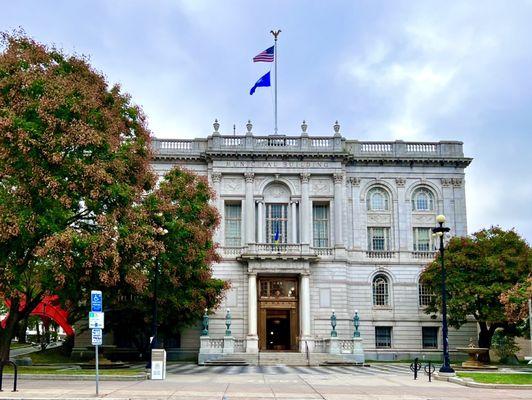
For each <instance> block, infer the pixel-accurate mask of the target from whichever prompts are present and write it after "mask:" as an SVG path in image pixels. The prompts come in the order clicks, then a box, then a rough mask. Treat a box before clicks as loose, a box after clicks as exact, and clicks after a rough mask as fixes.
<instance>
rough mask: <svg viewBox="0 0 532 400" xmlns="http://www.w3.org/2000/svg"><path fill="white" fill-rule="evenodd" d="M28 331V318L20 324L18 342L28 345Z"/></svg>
mask: <svg viewBox="0 0 532 400" xmlns="http://www.w3.org/2000/svg"><path fill="white" fill-rule="evenodd" d="M27 330H28V318H24V319H21V320H20V321H19V323H18V333H17V337H18V342H19V343H28V342H27V340H26V331H27Z"/></svg>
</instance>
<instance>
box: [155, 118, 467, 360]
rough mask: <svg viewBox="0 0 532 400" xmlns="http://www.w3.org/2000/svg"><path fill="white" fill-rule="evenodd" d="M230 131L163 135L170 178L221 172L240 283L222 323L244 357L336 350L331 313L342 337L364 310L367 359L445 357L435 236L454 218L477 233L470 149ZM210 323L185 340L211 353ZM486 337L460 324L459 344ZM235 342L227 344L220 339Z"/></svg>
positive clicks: (223, 240) (216, 332)
mask: <svg viewBox="0 0 532 400" xmlns="http://www.w3.org/2000/svg"><path fill="white" fill-rule="evenodd" d="M246 128H247V133H246V134H245V135H231V136H229V135H222V134H220V132H219V131H218V130H219V124H218V123H217V122H215V124H214V132H213V133H212V135H210V136H208V137H207V138H198V139H193V140H184V139H175V140H174V139H171V140H170V139H155V140H154V141H153V144H152V145H153V148H154V151H155V159H154V161H153V167H154V169H155V170H156V172H157V173H158V174H159V175H161V176H162V175H164V173H165V172H166V171H168V170H169V169H170V168H172V167H173V166H174V165H180V166H182V167H185V168H187V169H189V170H192V171H194V172H196V173H198V174H200V175H203V176H207V177H208V180H209V182H210V183H211V185H212V187H213V188H214V190H215V191H216V193H217V195H218V197H217V199H216V200H215V205H216V207H217V208H218V209H219V211H220V213H221V215H222V223H221V226H220V229H219V230H218V231H217V233H216V241H217V242H218V243H219V244H220V253H221V255H222V258H223V259H222V261H221V262H220V263H219V264H216V265H215V266H214V274H215V276H216V277H219V278H223V279H226V280H229V281H230V282H231V289H230V291H229V292H228V293H227V296H226V298H225V300H224V302H223V304H222V306H221V307H220V309H218V310H215V312H214V313H213V314H212V315H211V318H210V325H209V337H210V338H211V339H212V340H217V341H218V342H217V343H221V341H220V339H222V338H223V336H224V332H225V329H226V327H225V325H224V323H225V314H226V309H227V308H229V309H230V310H231V315H232V325H231V331H232V335H233V337H234V338H235V341H234V346H235V352H241V353H251V354H253V353H257V352H262V351H267V350H271V351H276V350H277V351H289V350H292V351H298V352H306V351H307V349H308V351H309V352H310V353H317V352H322V351H324V348H323V346H324V343H325V341H326V340H327V339H328V338H330V336H331V319H330V318H331V315H332V313H333V311H334V314H335V316H336V318H337V326H336V331H337V332H338V337H339V339H341V340H342V339H349V338H351V337H352V336H353V321H352V320H353V315H354V312H355V310H357V311H358V314H359V315H360V329H359V330H360V332H361V336H362V338H363V342H364V349H365V352H366V358H370V359H375V358H379V359H396V358H404V357H409V356H411V355H419V354H430V353H438V352H440V351H441V345H442V343H441V328H440V327H441V319H440V318H439V317H438V318H431V317H430V316H429V315H426V314H425V313H424V304H426V302H427V300H428V299H429V297H430V296H431V294H430V293H428V292H427V291H426V290H425V289H424V288H423V286H421V285H420V284H419V275H420V273H421V271H422V269H423V266H424V265H425V264H426V263H427V262H428V261H430V260H431V259H432V258H433V256H434V249H435V244H434V243H433V238H432V236H431V231H430V229H431V228H432V227H433V226H435V225H436V221H435V217H436V215H438V214H444V215H445V216H446V217H447V221H446V226H449V227H450V228H451V234H452V235H465V234H466V232H467V218H466V203H465V190H464V169H465V168H466V167H467V166H468V165H469V163H470V162H471V159H470V158H467V157H464V154H463V149H462V143H461V142H457V141H440V142H430V143H428V142H427V143H418V142H415V143H414V142H404V141H399V140H398V141H394V142H363V141H358V140H350V139H346V138H344V137H342V135H341V134H340V126H339V125H338V123H336V124H334V126H333V131H334V132H332V133H331V135H330V136H320V137H314V136H312V137H310V136H308V135H307V133H306V131H307V126H306V124H305V123H303V125H301V133H300V134H299V135H296V136H282V135H275V136H257V135H255V134H254V133H253V132H252V128H253V127H252V125H251V123H248V124H247V125H246ZM199 334H200V328H199V327H198V328H196V329H190V330H188V331H186V332H183V333H182V335H181V343H180V347H181V349H182V350H183V351H185V350H187V349H188V350H192V351H197V350H198V347H199V342H200V341H199ZM471 336H473V337H474V336H476V326H475V324H474V323H469V324H466V325H465V326H463V327H462V328H461V329H460V330H458V331H456V330H452V329H451V330H450V333H449V341H450V348H451V349H454V348H455V347H457V346H459V345H466V344H467V343H468V340H469V338H470V337H471ZM220 345H221V344H220Z"/></svg>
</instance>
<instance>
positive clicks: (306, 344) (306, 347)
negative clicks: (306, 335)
mask: <svg viewBox="0 0 532 400" xmlns="http://www.w3.org/2000/svg"><path fill="white" fill-rule="evenodd" d="M305 352H306V354H307V366H308V367H310V354H309V351H308V342H307V341H306V340H305Z"/></svg>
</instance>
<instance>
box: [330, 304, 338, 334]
mask: <svg viewBox="0 0 532 400" xmlns="http://www.w3.org/2000/svg"><path fill="white" fill-rule="evenodd" d="M331 326H332V331H331V337H338V333H337V332H336V315H335V314H334V310H333V312H332V315H331Z"/></svg>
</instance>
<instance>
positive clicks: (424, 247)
mask: <svg viewBox="0 0 532 400" xmlns="http://www.w3.org/2000/svg"><path fill="white" fill-rule="evenodd" d="M431 237H432V236H431V230H430V228H414V251H431V250H432V240H431Z"/></svg>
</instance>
